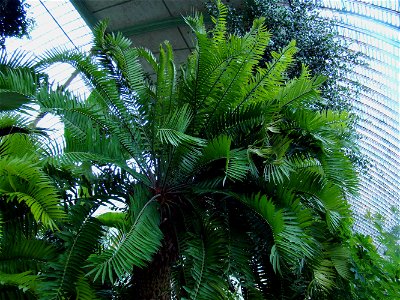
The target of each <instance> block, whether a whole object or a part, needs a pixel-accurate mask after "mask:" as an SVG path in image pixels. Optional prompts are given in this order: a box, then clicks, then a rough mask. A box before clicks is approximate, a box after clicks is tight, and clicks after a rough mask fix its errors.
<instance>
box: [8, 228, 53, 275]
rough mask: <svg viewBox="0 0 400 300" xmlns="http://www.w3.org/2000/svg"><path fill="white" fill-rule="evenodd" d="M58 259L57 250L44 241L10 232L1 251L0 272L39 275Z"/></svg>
mask: <svg viewBox="0 0 400 300" xmlns="http://www.w3.org/2000/svg"><path fill="white" fill-rule="evenodd" d="M55 257H56V248H55V247H54V246H52V245H51V244H49V243H48V242H46V241H44V240H39V239H26V238H25V237H23V236H22V235H21V234H20V233H18V232H15V231H13V230H10V228H8V230H7V232H6V233H5V234H4V237H3V240H2V243H1V249H0V272H3V273H9V274H13V273H20V272H25V271H32V272H34V273H35V274H37V273H38V272H40V271H43V270H44V268H45V265H46V264H47V263H48V262H50V261H52V260H53V259H54V258H55Z"/></svg>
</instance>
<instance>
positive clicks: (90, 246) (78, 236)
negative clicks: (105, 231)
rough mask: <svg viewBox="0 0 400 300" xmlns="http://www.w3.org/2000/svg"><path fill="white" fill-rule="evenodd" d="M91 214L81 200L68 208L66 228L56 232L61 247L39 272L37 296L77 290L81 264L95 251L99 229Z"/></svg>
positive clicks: (64, 294)
mask: <svg viewBox="0 0 400 300" xmlns="http://www.w3.org/2000/svg"><path fill="white" fill-rule="evenodd" d="M92 213H93V209H92V208H91V207H90V206H89V205H87V204H86V205H85V204H83V203H82V204H81V205H77V207H74V208H72V209H71V212H70V214H69V220H68V221H69V222H68V223H67V224H68V225H66V230H63V231H61V232H60V233H58V235H59V237H60V238H61V239H62V240H63V241H64V247H65V249H64V251H63V252H62V253H61V255H60V256H59V258H58V259H57V260H56V261H54V262H53V263H51V264H49V267H48V269H47V270H46V272H44V274H43V275H42V276H43V281H42V283H41V284H40V293H41V297H42V298H41V299H63V298H64V297H71V296H73V295H75V294H76V292H77V291H79V287H77V284H79V283H81V284H82V282H81V280H82V279H81V277H82V276H83V274H84V269H83V267H84V264H85V262H86V259H87V258H88V257H89V255H90V254H92V253H93V252H94V251H95V249H96V247H97V245H98V243H99V238H100V236H101V231H102V229H101V226H100V223H99V222H98V221H97V220H96V219H95V218H94V217H92V216H91V214H92ZM68 227H69V228H68ZM68 229H69V230H68ZM77 288H78V290H77Z"/></svg>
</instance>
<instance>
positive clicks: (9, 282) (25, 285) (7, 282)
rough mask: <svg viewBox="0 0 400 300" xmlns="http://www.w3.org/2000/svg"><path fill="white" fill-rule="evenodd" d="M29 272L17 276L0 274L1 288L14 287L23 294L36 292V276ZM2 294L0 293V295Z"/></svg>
mask: <svg viewBox="0 0 400 300" xmlns="http://www.w3.org/2000/svg"><path fill="white" fill-rule="evenodd" d="M31 273H32V272H31V271H26V272H22V273H17V274H7V273H3V272H0V285H2V286H15V287H17V288H18V289H19V290H21V291H22V292H23V293H25V292H26V291H31V292H34V293H35V291H36V286H37V281H38V276H37V275H32V274H31ZM1 294H2V292H1V291H0V295H1Z"/></svg>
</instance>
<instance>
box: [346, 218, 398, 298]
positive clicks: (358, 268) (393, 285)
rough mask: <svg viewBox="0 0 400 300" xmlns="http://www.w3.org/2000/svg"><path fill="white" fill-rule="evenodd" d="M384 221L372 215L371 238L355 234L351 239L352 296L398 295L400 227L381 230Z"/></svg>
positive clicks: (376, 296)
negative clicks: (372, 233)
mask: <svg viewBox="0 0 400 300" xmlns="http://www.w3.org/2000/svg"><path fill="white" fill-rule="evenodd" d="M397 213H398V211H397ZM383 221H384V220H383V219H382V217H379V216H376V217H375V218H374V224H375V229H376V230H377V236H376V237H375V238H374V239H373V238H372V237H371V236H365V235H362V234H356V235H355V236H354V237H353V238H352V239H351V240H350V243H351V244H350V249H351V250H352V253H351V254H352V260H353V261H352V269H351V270H352V275H353V276H354V280H353V281H352V285H351V292H352V293H353V295H354V299H373V300H375V299H384V298H389V299H396V298H398V297H399V295H400V247H399V243H400V227H399V225H397V226H395V227H393V228H392V229H390V230H389V231H387V230H384V229H383ZM374 240H375V242H374Z"/></svg>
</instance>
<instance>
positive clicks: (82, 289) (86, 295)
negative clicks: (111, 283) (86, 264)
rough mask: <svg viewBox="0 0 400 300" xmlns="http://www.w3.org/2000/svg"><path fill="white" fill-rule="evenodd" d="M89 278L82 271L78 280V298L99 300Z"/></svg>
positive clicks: (81, 299)
mask: <svg viewBox="0 0 400 300" xmlns="http://www.w3.org/2000/svg"><path fill="white" fill-rule="evenodd" d="M88 281H89V280H88V279H87V278H86V277H85V275H84V274H83V273H82V274H81V275H80V276H79V278H78V280H77V282H76V299H79V300H98V299H99V297H98V296H97V295H96V293H95V292H94V290H93V288H92V287H91V285H90V283H89V282H88Z"/></svg>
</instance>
